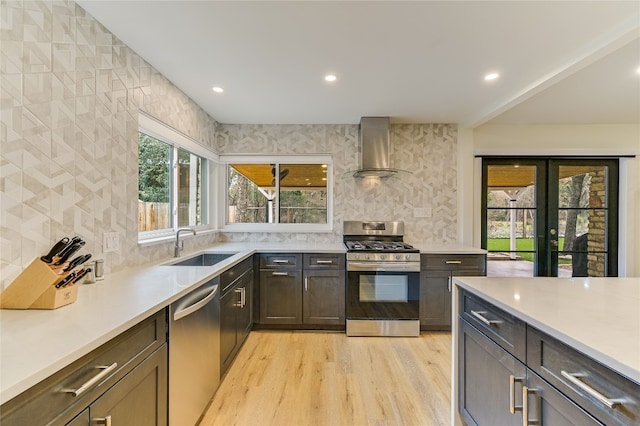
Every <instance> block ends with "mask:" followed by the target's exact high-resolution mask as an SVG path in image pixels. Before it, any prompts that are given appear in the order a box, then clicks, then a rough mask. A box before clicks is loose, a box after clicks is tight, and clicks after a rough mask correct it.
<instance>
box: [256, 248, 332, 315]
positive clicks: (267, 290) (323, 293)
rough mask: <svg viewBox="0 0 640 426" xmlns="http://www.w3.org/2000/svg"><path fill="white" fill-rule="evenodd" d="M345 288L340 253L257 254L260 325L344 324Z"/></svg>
mask: <svg viewBox="0 0 640 426" xmlns="http://www.w3.org/2000/svg"><path fill="white" fill-rule="evenodd" d="M344 292H345V256H344V254H343V253H335V254H334V253H305V254H304V255H301V254H292V253H289V254H287V253H285V254H261V255H260V324H261V325H267V326H268V325H278V326H292V327H294V328H305V327H309V326H310V327H315V326H318V327H322V326H338V327H340V326H342V327H344V323H345V305H344V303H345V294H344Z"/></svg>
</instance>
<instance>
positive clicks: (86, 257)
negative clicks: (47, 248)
mask: <svg viewBox="0 0 640 426" xmlns="http://www.w3.org/2000/svg"><path fill="white" fill-rule="evenodd" d="M90 258H91V253H88V254H81V255H80V256H78V257H76V258H75V259H73V260H72V261H71V262H69V264H68V265H67V267H66V268H64V270H63V272H69V271H70V270H72V269H73V268H75V267H76V266H78V265H82V264H83V263H84V262H86V261H87V260H89V259H90Z"/></svg>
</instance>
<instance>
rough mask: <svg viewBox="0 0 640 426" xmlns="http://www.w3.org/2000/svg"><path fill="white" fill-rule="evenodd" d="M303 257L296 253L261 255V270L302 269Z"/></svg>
mask: <svg viewBox="0 0 640 426" xmlns="http://www.w3.org/2000/svg"><path fill="white" fill-rule="evenodd" d="M301 258H302V255H301V254H294V253H284V254H277V253H263V254H261V255H260V268H261V269H273V268H278V269H302V264H301V263H302V262H301Z"/></svg>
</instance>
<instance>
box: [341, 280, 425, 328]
mask: <svg viewBox="0 0 640 426" xmlns="http://www.w3.org/2000/svg"><path fill="white" fill-rule="evenodd" d="M419 306H420V273H419V272H398V271H348V272H347V319H352V320H365V319H366V320H417V319H418V313H419Z"/></svg>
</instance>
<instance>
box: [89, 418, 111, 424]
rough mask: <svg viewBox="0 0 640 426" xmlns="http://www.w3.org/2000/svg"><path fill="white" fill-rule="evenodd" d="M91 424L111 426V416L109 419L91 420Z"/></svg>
mask: <svg viewBox="0 0 640 426" xmlns="http://www.w3.org/2000/svg"><path fill="white" fill-rule="evenodd" d="M91 422H92V423H93V422H95V423H98V424H103V425H104V426H111V416H107V417H95V418H93V419H91Z"/></svg>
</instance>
